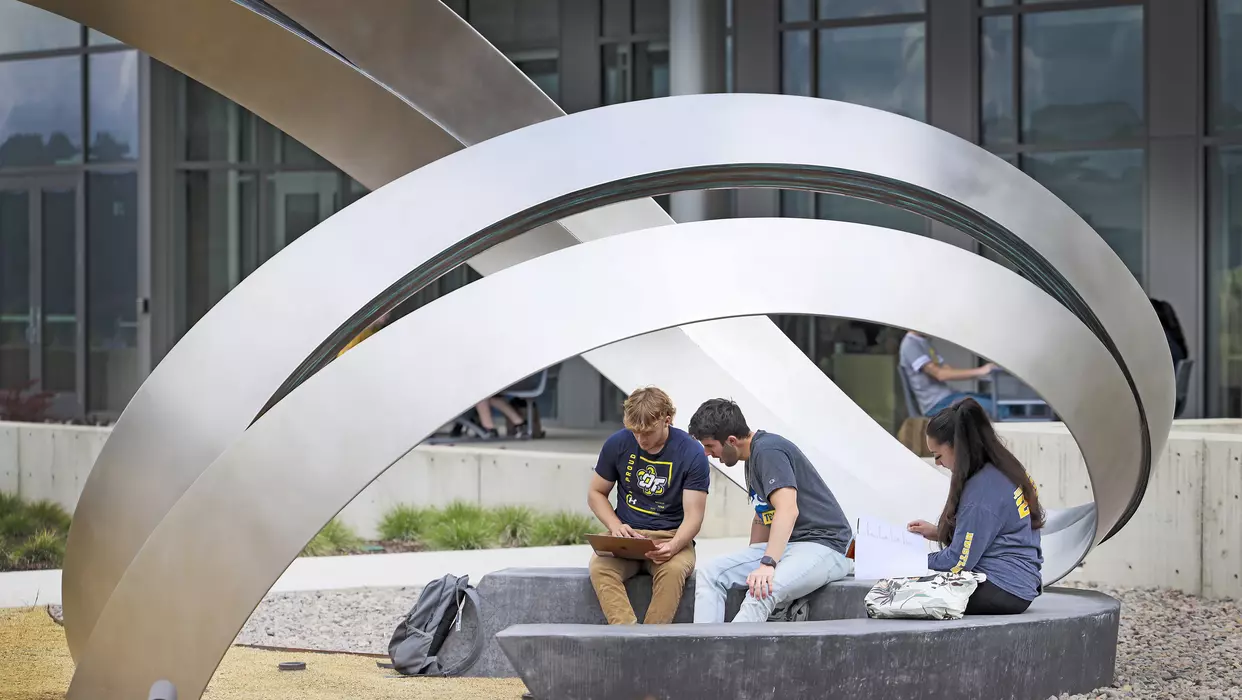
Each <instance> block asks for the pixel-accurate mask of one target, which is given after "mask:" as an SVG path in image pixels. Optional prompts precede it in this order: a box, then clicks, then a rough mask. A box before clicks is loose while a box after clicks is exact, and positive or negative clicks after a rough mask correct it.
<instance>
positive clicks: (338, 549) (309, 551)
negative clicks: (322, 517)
mask: <svg viewBox="0 0 1242 700" xmlns="http://www.w3.org/2000/svg"><path fill="white" fill-rule="evenodd" d="M361 547H362V538H360V537H358V535H357V534H356V533H355V532H354V531H353V530H352V529H350V527H349V526H348V525H346V524H345V523H343V522H341V521H340V520H337V519H336V518H333V519H332V520H330V521H328V524H327V525H324V526H323V529H322V530H320V531H319V532H318V533H317V534H316V535H315V537H314V539H312V540H311V541H310V542H309V543H307V545H306V547H305V548H304V549H303V550H302V556H306V557H327V556H333V555H337V554H353V553H355V552H357V551H358V550H359V549H360V548H361Z"/></svg>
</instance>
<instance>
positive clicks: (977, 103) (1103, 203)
mask: <svg viewBox="0 0 1242 700" xmlns="http://www.w3.org/2000/svg"><path fill="white" fill-rule="evenodd" d="M220 1H225V0H220ZM670 3H672V6H671V7H670ZM446 4H448V5H449V6H451V7H452V8H453V9H454V10H455V11H456V12H458V14H460V15H461V16H463V17H464V18H466V19H467V20H468V21H469V22H470V23H471V24H472V25H473V26H474V27H475V28H476V29H477V30H478V31H479V32H480V33H481V34H482V35H483V36H485V37H486V38H487V39H488V40H489V41H491V42H492V43H493V44H494V45H495V46H496V47H497V48H498V49H499V50H501V51H502V52H503V53H504V54H505V55H506V56H508V57H509V58H510V59H511V60H512V61H513V62H514V63H515V65H517V66H518V68H520V69H521V70H522V71H523V72H524V73H526V74H527V75H528V76H529V77H530V78H531V79H532V81H533V82H534V83H535V84H536V85H538V86H539V87H540V88H541V89H542V90H544V91H545V92H546V93H547V94H548V95H549V96H550V97H552V98H553V99H554V100H556V101H557V102H558V103H559V104H560V105H561V106H562V108H563V109H565V111H567V112H576V111H580V110H584V109H591V108H594V107H599V106H603V105H607V104H613V103H617V102H625V101H630V100H640V99H647V98H653V97H662V96H666V95H669V94H675V93H678V92H687V91H690V92H692V91H703V90H710V91H716V90H727V91H736V92H759V93H785V94H796V95H806V96H811V97H819V98H826V99H834V100H843V101H848V102H854V103H858V104H863V105H867V106H870V107H875V108H878V109H884V110H888V111H892V112H895V113H898V114H902V115H904V116H907V117H910V118H912V119H918V120H921V121H925V122H927V123H929V124H932V125H934V126H937V127H939V128H942V129H944V130H946V131H948V132H950V133H953V134H955V135H958V136H960V137H962V138H964V139H967V140H969V141H971V142H973V143H977V144H980V145H982V146H983V147H985V148H987V149H988V150H990V151H992V152H994V153H996V154H997V155H999V156H1000V157H1003V158H1005V159H1006V160H1008V161H1009V162H1010V163H1012V164H1013V165H1015V166H1016V167H1019V168H1021V169H1022V170H1023V171H1025V172H1027V173H1028V174H1030V175H1031V176H1032V177H1034V178H1035V179H1036V180H1038V181H1039V182H1041V183H1042V184H1044V185H1045V186H1046V187H1048V188H1049V189H1050V190H1051V191H1053V192H1054V193H1056V194H1057V195H1058V196H1060V197H1061V198H1062V199H1064V200H1065V201H1066V202H1067V203H1068V204H1069V205H1070V206H1071V207H1073V208H1074V209H1075V210H1076V211H1078V212H1079V214H1081V215H1082V216H1083V217H1084V218H1085V219H1086V220H1087V221H1088V223H1090V224H1091V225H1092V226H1093V227H1094V228H1095V230H1096V231H1097V232H1099V234H1100V235H1101V236H1102V237H1103V238H1104V240H1105V241H1107V243H1108V244H1109V245H1110V246H1111V247H1112V248H1113V250H1115V251H1116V252H1117V254H1118V255H1119V256H1120V257H1121V259H1122V260H1123V261H1124V262H1125V263H1126V265H1127V266H1128V267H1129V268H1130V270H1131V271H1132V272H1133V273H1134V275H1135V277H1136V278H1137V279H1138V280H1139V281H1140V282H1141V283H1142V284H1143V286H1144V287H1145V289H1147V291H1148V293H1149V295H1150V296H1152V297H1153V298H1157V299H1162V300H1165V301H1168V302H1170V303H1171V304H1172V305H1173V308H1174V309H1175V311H1176V313H1177V315H1178V317H1179V319H1180V322H1181V325H1182V327H1183V329H1184V331H1185V334H1186V337H1187V341H1188V344H1189V346H1190V356H1191V358H1192V359H1193V360H1194V362H1195V365H1194V372H1193V374H1192V378H1191V385H1190V395H1189V402H1188V406H1189V409H1188V411H1187V413H1186V415H1187V416H1196V415H1201V416H1229V417H1239V416H1242V49H1240V48H1238V47H1239V46H1242V0H684V3H683V0H452V1H450V2H446ZM689 6H693V7H694V8H697V10H691V11H687V7H689ZM704 8H706V11H704ZM679 13H680V14H679ZM773 128H779V125H773ZM739 137H740V138H742V137H744V135H739ZM877 138H883V135H882V134H881V135H877ZM366 194H367V191H366V189H365V188H363V187H362V186H361V185H359V183H357V182H355V181H354V180H353V179H352V178H350V177H349V176H348V175H346V174H345V173H343V172H342V171H340V170H339V169H338V168H336V167H334V166H333V165H332V164H331V163H329V162H328V161H326V160H325V159H323V158H322V157H320V156H319V155H317V154H316V153H314V152H313V151H311V150H310V149H309V148H307V147H306V146H304V145H303V144H301V143H299V142H297V141H296V140H294V139H292V138H291V137H289V136H288V135H286V134H284V133H282V132H280V131H279V130H278V129H276V128H275V127H273V126H272V125H270V124H268V123H266V122H265V121H263V120H262V119H260V118H259V117H257V116H256V115H254V114H252V113H250V112H248V111H247V110H246V109H245V108H243V107H241V106H239V105H237V104H235V103H233V102H232V101H230V100H228V99H227V98H225V97H223V96H221V95H220V94H218V93H216V92H215V91H213V90H211V89H210V88H208V87H206V86H204V85H201V84H199V83H197V82H195V81H194V80H191V79H190V78H188V77H186V76H184V75H182V74H180V73H178V72H176V71H175V70H172V69H171V68H169V67H167V66H165V65H163V64H161V63H160V62H159V61H157V60H154V59H152V58H151V57H149V56H146V55H144V54H142V53H141V52H139V51H136V50H134V49H132V48H130V47H127V46H125V45H123V44H120V43H118V42H117V41H115V40H114V39H112V38H110V37H107V36H105V35H103V34H100V33H98V32H95V31H93V30H91V29H89V28H85V27H82V26H80V25H78V24H75V23H73V22H70V21H68V20H66V19H64V18H61V17H58V16H55V15H51V14H48V13H46V12H43V11H42V10H38V9H35V8H33V7H30V6H28V5H24V4H22V3H21V2H18V1H17V0H0V389H16V388H21V387H26V386H29V387H31V388H33V389H35V390H47V391H50V392H53V393H54V395H55V402H54V404H53V406H52V408H51V414H52V415H53V417H57V418H67V419H87V420H92V421H94V420H102V421H106V420H109V419H111V418H113V417H115V416H116V415H117V414H118V413H119V412H120V410H121V409H122V408H123V407H124V405H125V403H126V402H127V401H128V399H129V397H130V396H132V394H133V392H134V391H135V390H136V389H137V387H138V385H139V384H140V383H141V381H142V380H143V378H144V377H145V376H146V375H147V374H148V373H149V372H150V370H151V368H152V367H153V366H154V365H155V364H157V363H158V362H159V360H160V358H161V357H162V356H163V355H164V354H165V353H166V352H167V351H168V350H169V348H171V347H172V345H173V344H175V342H176V341H177V339H178V338H180V337H181V335H183V334H184V333H185V331H186V330H187V329H188V328H190V327H191V326H192V325H193V324H194V322H195V321H197V320H198V319H199V318H201V317H202V316H203V314H204V313H206V312H207V311H208V310H209V309H210V308H211V306H212V305H213V304H214V303H215V302H216V301H218V300H219V299H220V298H221V297H223V295H224V294H226V293H227V292H228V291H229V290H230V289H232V288H233V287H234V286H235V285H236V284H237V283H238V282H239V281H240V280H241V279H243V278H244V277H245V276H246V275H247V274H249V273H250V272H251V271H253V270H254V269H255V268H256V267H257V266H259V265H261V264H262V263H263V262H264V261H265V260H267V259H268V258H270V257H271V256H272V255H274V254H275V253H277V252H278V251H280V249H281V248H283V247H284V246H286V245H288V244H289V243H291V242H292V241H293V240H295V239H296V238H297V237H298V236H300V235H302V234H303V233H305V232H306V231H308V230H309V229H311V228H312V227H314V226H315V225H317V224H318V223H319V222H321V221H323V220H324V219H326V218H327V217H329V216H331V215H332V214H333V213H334V212H336V211H339V210H340V209H341V208H343V207H345V206H348V205H349V204H351V203H353V202H355V201H357V200H358V199H360V198H362V197H364V196H366ZM678 197H679V196H678V195H674V196H673V197H661V198H658V200H659V201H660V203H661V205H662V206H664V207H665V208H666V209H670V210H671V211H673V213H674V215H675V217H677V218H680V219H684V218H687V216H683V215H682V212H685V211H691V210H690V209H682V210H679V209H678V203H679V202H685V201H686V200H679V199H678ZM713 206H714V207H715V208H710V207H709V208H708V209H709V210H710V212H711V213H710V214H709V215H713V216H715V215H723V216H728V215H739V216H801V217H819V218H826V219H841V220H848V221H857V222H862V223H871V224H878V225H883V226H888V227H892V228H897V229H901V230H905V231H910V232H914V233H918V234H922V235H927V236H932V237H935V238H938V239H941V240H944V241H947V242H950V243H953V244H955V245H961V246H965V247H968V248H970V249H972V250H975V251H977V252H978V253H979V254H981V255H987V254H988V251H987V250H986V249H983V248H982V247H981V246H979V245H978V244H976V243H975V242H974V241H972V240H970V239H968V238H967V237H965V236H964V235H962V234H959V233H957V232H955V231H953V230H951V229H949V228H948V227H945V226H943V225H940V224H935V223H932V222H930V221H927V220H925V219H923V218H922V217H920V216H918V215H915V214H911V213H908V212H904V211H901V210H896V209H892V208H889V207H887V206H884V205H879V204H872V203H869V202H864V201H861V200H855V199H850V198H846V197H841V196H837V195H828V194H812V193H808V192H799V191H776V190H760V189H751V190H739V191H736V192H733V193H729V195H728V196H727V197H721V198H720V199H718V200H716V204H715V205H713ZM703 211H707V210H703ZM700 213H701V212H700ZM689 218H694V215H689ZM825 273H827V274H830V273H831V261H825ZM477 278H478V275H477V273H474V272H473V270H470V269H469V268H468V267H463V268H459V269H458V270H455V271H454V272H452V273H450V274H449V275H447V276H446V277H444V278H442V279H441V280H439V281H438V282H437V283H436V284H435V285H433V286H432V287H431V288H429V289H426V290H424V291H423V292H421V293H420V294H419V295H418V296H417V297H416V298H415V299H412V300H411V301H410V302H408V303H407V304H406V305H404V309H403V310H409V309H411V308H414V307H416V306H417V305H419V304H422V303H426V302H427V301H429V300H431V299H434V298H435V297H436V296H439V295H441V294H444V293H447V292H448V291H451V290H452V289H454V288H456V287H459V286H461V285H463V284H468V283H469V282H471V281H473V280H474V279H477ZM927 279H928V288H929V292H931V293H930V294H929V295H928V297H927V298H926V299H922V300H912V303H935V293H936V292H937V291H943V292H944V293H952V292H951V285H952V271H950V270H929V271H928V273H927ZM774 320H775V321H776V322H777V323H778V324H779V325H780V326H781V328H782V329H783V330H784V331H785V333H786V334H787V335H789V336H790V337H791V338H792V339H793V340H794V341H795V342H796V343H797V344H798V345H799V347H801V348H802V349H803V350H804V351H805V352H806V353H807V354H808V356H810V357H811V359H812V360H814V361H815V362H816V363H817V364H818V365H819V366H820V367H821V368H823V370H824V371H825V372H827V373H828V374H829V375H830V376H832V377H833V378H834V379H835V380H836V381H837V382H838V383H839V384H841V386H842V388H843V389H845V390H846V392H847V393H849V394H850V395H851V396H854V397H855V398H856V399H857V400H858V401H859V402H860V403H861V404H863V405H864V407H865V408H867V410H868V411H869V412H870V413H871V414H872V415H873V416H875V417H876V418H877V420H880V421H881V422H882V423H884V424H886V426H887V427H890V428H891V429H894V430H895V429H896V425H897V424H899V419H900V417H901V407H900V403H901V402H900V399H899V398H898V394H897V392H898V391H899V390H898V388H897V380H896V378H895V375H894V373H893V371H892V369H893V363H894V356H895V354H896V343H897V342H898V341H899V339H900V335H901V331H899V330H897V329H891V328H885V327H882V326H875V325H872V324H863V323H856V322H848V321H843V320H838V319H826V318H811V317H774ZM237 342H256V343H257V342H262V338H239V339H237ZM1032 342H1038V338H1032ZM1050 351H1053V352H1055V349H1050ZM954 359H955V360H957V361H958V362H970V361H972V358H970V357H969V356H968V355H963V354H962V353H958V356H957V357H955V358H954ZM620 400H621V395H620V392H619V391H618V390H617V389H616V387H613V386H612V385H611V384H610V383H609V382H607V381H606V380H604V379H603V378H602V377H600V376H599V375H598V374H597V373H595V372H594V370H592V369H591V368H590V367H589V365H587V364H586V363H585V362H583V361H582V360H580V359H575V360H571V361H567V362H565V363H562V364H561V365H560V366H558V367H556V368H553V370H552V372H551V379H550V383H549V390H548V392H547V393H546V395H545V396H544V397H543V398H542V399H541V400H540V406H541V410H542V413H543V416H544V418H545V420H546V421H548V422H550V423H559V424H562V425H567V426H578V427H593V426H599V425H614V424H616V423H617V422H618V420H619V407H620Z"/></svg>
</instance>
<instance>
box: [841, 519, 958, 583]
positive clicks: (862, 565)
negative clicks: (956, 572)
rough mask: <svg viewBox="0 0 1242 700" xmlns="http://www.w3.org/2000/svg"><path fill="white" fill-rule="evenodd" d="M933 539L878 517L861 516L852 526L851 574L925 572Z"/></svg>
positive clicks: (887, 575)
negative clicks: (852, 552)
mask: <svg viewBox="0 0 1242 700" xmlns="http://www.w3.org/2000/svg"><path fill="white" fill-rule="evenodd" d="M937 549H938V547H937V545H936V543H934V542H931V541H928V540H925V539H923V537H922V536H921V535H916V534H914V533H913V532H909V531H907V530H906V528H905V526H904V525H894V524H892V523H889V522H887V521H884V520H880V519H878V518H869V517H861V518H859V519H858V523H857V526H856V527H855V528H854V578H855V579H859V580H875V579H881V578H899V577H904V576H928V575H930V574H931V573H932V571H931V570H930V569H928V568H927V555H928V554H929V553H931V552H935V551H936V550H937Z"/></svg>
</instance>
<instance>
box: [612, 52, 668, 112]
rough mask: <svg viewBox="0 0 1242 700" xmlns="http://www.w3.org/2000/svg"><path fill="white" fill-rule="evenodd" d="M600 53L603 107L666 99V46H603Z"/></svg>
mask: <svg viewBox="0 0 1242 700" xmlns="http://www.w3.org/2000/svg"><path fill="white" fill-rule="evenodd" d="M602 52H603V64H604V65H603V70H604V80H603V90H604V95H603V99H604V104H606V105H610V104H618V103H620V102H631V101H633V100H645V99H649V98H652V97H666V96H668V94H669V82H668V81H669V76H668V45H667V44H666V43H664V42H660V43H656V42H637V43H634V44H605V45H604V46H603V48H602Z"/></svg>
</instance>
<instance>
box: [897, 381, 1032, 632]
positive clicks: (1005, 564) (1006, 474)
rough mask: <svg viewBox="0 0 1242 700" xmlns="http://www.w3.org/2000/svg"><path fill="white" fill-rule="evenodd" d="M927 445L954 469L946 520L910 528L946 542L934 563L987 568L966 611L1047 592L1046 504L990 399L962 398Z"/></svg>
mask: <svg viewBox="0 0 1242 700" xmlns="http://www.w3.org/2000/svg"><path fill="white" fill-rule="evenodd" d="M927 448H928V450H930V451H931V453H932V455H933V456H934V457H935V458H936V464H939V465H941V466H943V467H945V468H946V469H948V470H949V471H950V472H952V477H951V479H950V482H949V497H948V499H947V500H946V501H945V504H944V511H943V512H941V514H940V523H939V524H938V525H933V524H931V523H928V522H926V521H923V520H916V521H914V522H911V523H910V524H909V525H908V526H907V528H908V529H909V530H910V532H917V533H918V534H920V535H922V536H923V537H926V538H927V539H929V540H933V541H938V542H940V544H941V546H942V549H941V550H940V551H939V552H935V553H933V554H929V555H928V568H929V569H932V570H933V571H950V572H958V571H978V572H980V573H983V574H985V575H986V576H987V581H985V582H984V583H983V584H981V585H980V586H979V587H978V588H977V589H975V592H974V593H973V594H972V595H971V597H970V603H969V604H968V605H967V607H966V614H967V615H1013V614H1017V613H1021V612H1024V611H1025V610H1026V609H1027V607H1028V606H1030V604H1031V601H1033V600H1034V599H1035V598H1036V597H1037V596H1038V595H1039V594H1040V593H1041V592H1042V590H1043V589H1042V586H1041V577H1040V568H1041V566H1042V565H1043V553H1042V550H1041V549H1040V537H1039V530H1040V528H1042V527H1043V526H1044V512H1043V510H1042V509H1041V508H1040V505H1039V494H1038V492H1037V491H1036V490H1035V484H1034V483H1032V482H1031V478H1030V476H1028V475H1027V473H1026V470H1025V469H1024V468H1023V467H1022V465H1021V464H1020V463H1019V462H1018V460H1017V458H1016V457H1014V456H1013V454H1012V453H1011V452H1010V451H1009V450H1007V449H1005V446H1004V445H1002V444H1001V443H1000V440H999V439H997V437H996V431H995V430H994V429H993V428H992V423H991V421H990V420H988V415H987V413H985V412H984V410H983V407H982V406H980V405H979V404H978V402H976V401H975V400H974V399H969V398H968V399H963V400H962V401H960V402H958V403H955V404H953V405H951V406H949V407H948V408H945V409H944V410H942V411H940V412H939V413H937V414H936V415H935V416H934V417H933V418H932V419H931V421H929V422H928V424H927Z"/></svg>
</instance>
